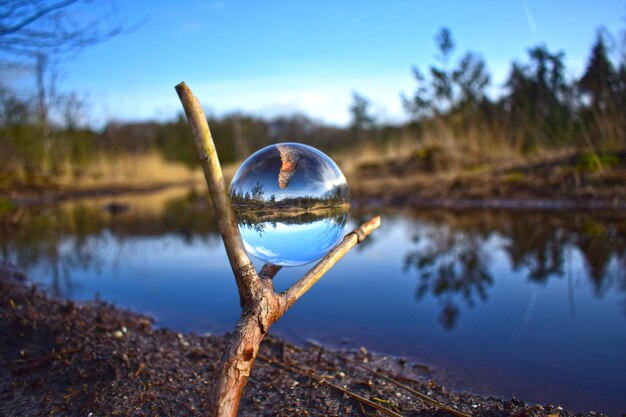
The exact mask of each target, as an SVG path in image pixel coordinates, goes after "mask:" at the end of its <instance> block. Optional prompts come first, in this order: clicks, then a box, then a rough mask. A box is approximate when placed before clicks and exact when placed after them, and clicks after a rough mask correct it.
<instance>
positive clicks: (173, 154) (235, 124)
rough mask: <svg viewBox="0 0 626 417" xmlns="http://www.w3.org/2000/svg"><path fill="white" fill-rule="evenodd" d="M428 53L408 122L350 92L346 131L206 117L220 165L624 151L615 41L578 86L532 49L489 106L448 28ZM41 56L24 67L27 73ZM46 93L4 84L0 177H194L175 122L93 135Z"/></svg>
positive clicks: (473, 63)
mask: <svg viewBox="0 0 626 417" xmlns="http://www.w3.org/2000/svg"><path fill="white" fill-rule="evenodd" d="M94 36H96V35H94ZM101 36H102V38H105V37H106V36H111V34H110V33H108V32H107V33H105V34H102V35H101ZM1 37H2V33H0V38H1ZM0 40H1V39H0ZM95 40H97V39H94V40H92V41H91V42H92V43H93V42H95ZM435 43H436V46H437V51H438V53H437V55H436V58H435V62H434V63H433V64H432V65H431V66H429V67H428V68H427V69H426V70H423V69H421V68H418V67H415V68H413V74H414V78H415V82H416V88H415V91H414V93H413V94H410V95H403V96H402V97H401V98H400V99H401V100H402V102H403V104H404V108H405V109H406V112H407V115H408V122H407V123H386V122H384V121H380V120H377V118H376V116H375V115H374V114H373V112H372V110H371V107H372V106H371V103H370V101H369V100H368V99H367V98H366V97H365V96H364V95H362V94H360V93H358V92H355V93H353V101H352V103H351V104H350V107H349V112H350V116H351V121H350V124H349V125H348V126H345V127H339V126H331V125H328V124H325V123H323V122H321V121H318V120H314V119H312V118H310V117H308V116H306V115H303V114H292V115H283V116H279V117H274V118H269V119H268V118H262V117H258V116H254V115H249V114H242V113H232V114H228V115H224V116H220V117H216V116H210V117H209V124H210V126H211V129H212V132H213V136H214V138H215V141H216V146H217V147H218V151H219V153H220V158H221V159H222V162H225V163H228V162H231V161H235V160H239V159H241V158H244V157H246V156H247V155H249V154H250V153H252V152H253V151H254V150H256V149H259V148H261V147H263V146H266V145H268V144H271V143H276V142H280V141H298V142H303V143H308V144H310V145H313V146H316V147H318V148H320V149H321V150H323V151H326V152H330V153H333V152H336V151H342V150H343V151H347V152H349V151H352V152H354V150H355V149H358V147H359V145H365V144H371V145H374V146H381V147H384V146H389V144H390V143H394V141H398V139H399V138H403V140H405V141H406V138H407V137H408V138H409V140H410V141H413V142H415V143H424V142H427V141H430V143H435V144H441V145H442V146H454V147H460V148H461V149H464V148H468V149H470V150H471V149H474V150H480V151H481V152H486V153H488V152H490V150H491V149H493V148H494V147H498V148H504V149H506V150H507V152H509V151H515V152H520V153H532V152H535V151H537V150H541V149H544V148H571V147H577V148H585V149H589V150H592V151H594V152H595V151H603V150H611V149H616V148H620V147H623V146H624V145H625V144H626V118H624V117H623V115H624V114H626V46H625V45H623V43H624V42H622V45H621V47H617V46H616V44H619V42H616V41H614V40H613V38H612V36H611V35H610V34H609V33H608V32H607V31H606V30H602V29H601V30H598V33H597V36H596V39H595V41H594V43H593V45H592V47H591V50H590V52H589V55H588V60H587V63H586V65H585V69H584V71H583V73H582V74H580V75H579V76H578V77H575V78H568V76H567V74H568V72H567V69H566V66H565V61H564V56H565V55H564V53H563V52H562V51H551V50H549V49H548V48H547V47H545V46H536V47H533V48H530V49H529V50H528V56H527V59H526V61H524V62H514V63H512V64H511V68H510V71H509V74H508V77H507V80H506V83H505V85H504V86H502V93H501V94H500V95H498V96H497V97H493V96H491V95H490V94H489V93H488V89H489V88H490V86H491V75H490V73H489V71H488V69H487V64H486V63H485V61H484V60H483V59H482V57H481V56H480V55H479V54H477V53H474V52H466V53H464V54H462V55H460V56H458V57H457V54H456V48H455V42H454V39H453V36H452V33H451V32H450V30H448V29H446V28H443V29H441V30H440V31H439V33H438V34H437V35H436V37H435ZM0 46H2V43H1V42H0ZM620 52H621V53H620ZM50 53H51V54H52V52H50ZM38 56H39V55H37V54H34V55H33V57H32V59H33V60H34V61H33V62H34V63H35V64H34V68H35V70H37V68H39V67H38V66H37V62H38V61H37V60H38V59H40V58H38ZM46 62H47V61H46ZM40 69H41V68H40ZM35 72H36V71H35ZM42 82H43V79H42ZM42 89H43V93H42V91H38V92H35V94H33V95H31V96H24V95H21V94H18V93H17V92H16V91H14V90H12V89H11V88H9V86H7V85H4V84H3V83H0V141H1V143H2V146H0V159H1V160H2V161H3V164H2V166H1V167H0V175H4V176H7V175H10V173H11V172H21V173H27V174H28V173H37V172H48V173H52V174H54V173H56V172H60V171H62V170H64V169H67V167H68V166H72V167H80V166H84V165H85V164H88V163H89V161H90V160H91V158H93V157H94V156H97V155H102V154H110V155H116V154H118V153H129V152H130V153H132V152H146V151H149V150H156V151H157V152H159V153H161V154H162V156H163V157H164V159H166V160H170V161H176V162H181V163H184V164H186V165H187V166H189V167H190V168H194V167H196V166H197V165H198V161H197V157H196V152H195V149H194V145H193V140H192V138H191V133H190V131H189V128H188V126H187V123H186V121H185V119H184V116H183V115H182V114H180V115H179V116H178V117H176V118H175V119H173V120H170V121H167V122H159V123H157V122H142V123H116V122H111V123H109V124H108V125H107V126H106V127H105V128H104V129H103V130H101V131H94V130H93V129H91V128H90V127H89V126H88V125H87V124H86V123H84V120H85V115H86V114H87V113H88V111H89V109H88V107H89V106H88V104H87V103H86V101H85V100H83V99H81V97H80V96H79V95H77V94H56V93H55V94H52V92H50V89H45V88H43V87H42ZM42 94H44V96H45V97H43V98H44V101H42V96H41V95H42ZM51 114H54V115H56V117H54V118H51V117H50V115H51Z"/></svg>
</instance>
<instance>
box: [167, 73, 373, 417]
mask: <svg viewBox="0 0 626 417" xmlns="http://www.w3.org/2000/svg"><path fill="white" fill-rule="evenodd" d="M176 91H177V92H178V95H179V97H180V100H181V102H182V104H183V108H184V109H185V114H186V115H187V119H188V121H189V124H190V125H191V130H192V131H193V136H194V140H195V143H196V148H197V150H198V154H199V156H200V160H201V161H202V168H203V170H204V176H205V179H206V182H207V185H208V188H209V191H210V193H211V201H212V202H213V206H214V209H215V213H216V216H217V222H218V227H219V230H220V233H221V235H222V239H223V240H224V246H225V247H226V253H227V255H228V260H229V262H230V265H231V267H232V270H233V273H234V275H235V282H236V283H237V288H238V290H239V300H240V304H241V316H240V317H239V322H238V323H237V326H236V327H235V330H234V332H233V333H231V334H230V336H229V338H228V341H227V343H226V348H225V350H224V353H223V356H222V360H221V363H220V365H219V366H218V370H217V373H216V376H215V381H214V384H213V391H212V394H211V398H210V404H209V415H211V416H221V417H235V416H236V415H237V410H238V408H239V400H240V399H241V394H242V392H243V389H244V387H245V385H246V382H247V381H248V377H249V375H250V370H251V369H252V365H253V364H254V360H255V359H256V357H257V353H258V351H259V346H260V344H261V341H262V340H263V337H264V336H265V334H266V333H267V331H268V329H269V328H270V326H271V325H272V324H273V323H275V322H276V321H277V320H278V319H279V318H281V317H282V316H283V314H285V312H286V311H287V310H288V309H289V308H290V307H291V306H292V305H293V304H294V303H295V302H296V301H297V300H298V299H299V298H300V297H301V296H302V295H304V293H306V292H307V291H308V290H309V289H310V288H311V287H312V286H313V285H315V283H316V282H317V281H319V279H320V278H321V277H322V276H323V275H324V274H325V273H326V271H328V270H329V269H330V268H331V267H332V266H333V265H334V264H335V263H336V262H337V261H338V260H339V259H341V258H342V257H343V256H344V255H345V254H346V253H348V251H349V250H350V249H351V248H352V247H353V246H355V245H356V244H358V243H360V242H361V241H363V239H365V238H366V237H367V236H368V235H369V234H370V233H372V232H373V231H374V230H375V229H376V228H377V227H378V226H379V225H380V217H378V216H376V217H374V218H373V219H371V220H370V221H368V222H366V223H365V224H363V225H361V227H359V228H357V229H356V230H354V231H353V232H352V233H349V234H348V235H346V237H345V238H344V239H343V241H341V243H339V245H337V246H336V247H335V248H334V249H333V250H331V251H330V252H329V253H328V254H327V255H326V256H325V257H324V258H322V260H320V261H319V262H318V263H317V264H316V265H315V266H314V267H313V268H312V269H311V270H310V271H309V272H307V273H306V274H305V275H304V276H303V277H302V278H301V279H300V280H298V281H297V282H296V283H295V284H293V285H292V286H291V287H290V288H289V289H287V290H286V291H284V292H281V293H277V292H276V291H275V290H274V285H273V283H272V278H273V277H274V275H275V274H276V273H277V272H278V270H279V269H280V267H279V266H276V265H272V264H266V265H265V266H264V267H263V269H261V272H260V273H257V271H256V270H255V269H254V266H253V265H252V262H250V258H248V254H247V253H246V250H245V248H244V245H243V241H242V240H241V235H240V234H239V229H238V228H237V221H236V219H235V214H234V212H233V209H232V205H231V201H230V198H229V195H228V191H227V189H226V185H225V183H224V177H223V176H222V169H221V167H220V162H219V159H218V156H217V151H216V150H215V145H214V143H213V138H212V136H211V132H210V130H209V125H208V123H207V119H206V116H205V115H204V112H203V111H202V106H201V105H200V103H199V101H198V100H197V99H196V98H195V97H194V96H193V94H192V92H191V90H190V89H189V88H188V87H187V85H185V83H181V84H179V85H177V86H176Z"/></svg>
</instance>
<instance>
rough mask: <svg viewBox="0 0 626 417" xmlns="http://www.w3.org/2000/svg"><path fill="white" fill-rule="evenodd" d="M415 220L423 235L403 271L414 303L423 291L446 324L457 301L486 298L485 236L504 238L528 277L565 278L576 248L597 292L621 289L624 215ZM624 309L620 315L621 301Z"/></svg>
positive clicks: (625, 281)
mask: <svg viewBox="0 0 626 417" xmlns="http://www.w3.org/2000/svg"><path fill="white" fill-rule="evenodd" d="M416 218H417V220H418V221H419V227H420V228H421V230H424V229H425V228H427V230H428V232H427V233H425V232H422V233H421V234H418V236H417V239H416V243H417V248H414V249H411V250H410V251H409V252H408V253H407V255H406V256H405V264H404V268H405V270H414V271H416V272H417V274H418V278H419V283H418V287H417V292H416V294H417V298H418V300H419V299H422V298H423V297H425V296H426V294H430V295H431V296H433V297H435V298H437V299H439V300H440V301H441V303H442V311H441V315H440V320H441V322H442V324H443V325H444V327H446V328H448V329H450V328H453V327H454V324H455V323H456V320H457V319H458V317H459V314H460V312H461V309H460V307H459V301H458V299H459V298H460V299H462V300H463V301H464V302H465V304H466V305H467V306H469V307H472V306H473V305H474V304H475V302H476V300H478V299H480V300H482V301H485V300H486V299H487V290H488V288H489V286H491V284H492V282H493V279H492V277H491V276H490V273H489V270H488V262H489V257H488V256H487V253H486V250H487V249H486V241H487V240H488V238H489V237H490V236H491V235H492V234H494V235H496V236H499V237H501V238H503V239H504V241H505V243H504V245H503V246H502V249H503V250H504V252H505V253H506V255H507V256H508V257H509V259H510V262H511V265H512V267H513V268H514V269H515V270H524V271H527V278H528V280H529V281H530V282H534V283H546V282H547V281H548V280H550V279H552V278H556V279H561V278H563V277H564V276H567V275H568V274H570V275H571V274H572V273H573V271H571V268H568V262H571V261H572V256H574V255H573V254H574V253H576V252H578V253H580V255H581V258H582V260H583V264H584V269H585V270H584V272H585V273H584V276H585V277H587V279H589V280H590V282H591V283H592V285H593V289H594V294H595V295H596V296H598V297H602V296H603V295H604V294H606V293H607V292H608V291H610V289H614V290H616V291H620V292H626V218H624V217H623V216H620V215H619V214H618V213H609V214H604V215H602V214H597V215H596V216H592V215H590V214H589V213H574V212H565V213H563V212H561V213H553V212H543V213H530V212H523V213H516V212H511V211H496V210H491V211H489V210H486V211H463V212H453V211H441V210H440V211H438V212H434V211H433V212H428V211H426V212H424V211H422V212H420V213H419V214H417V215H416ZM568 279H570V280H571V279H573V278H572V277H571V276H568ZM624 309H625V314H626V299H625V300H624Z"/></svg>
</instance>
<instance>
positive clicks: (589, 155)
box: [576, 152, 620, 172]
mask: <svg viewBox="0 0 626 417" xmlns="http://www.w3.org/2000/svg"><path fill="white" fill-rule="evenodd" d="M619 162H620V161H619V157H618V156H617V155H615V154H614V153H610V152H601V153H595V152H583V153H582V154H581V155H580V157H579V158H578V163H577V165H576V168H577V169H578V170H580V171H585V172H595V171H598V170H600V169H602V168H612V167H614V166H616V165H618V164H619Z"/></svg>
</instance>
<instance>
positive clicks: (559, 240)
mask: <svg viewBox="0 0 626 417" xmlns="http://www.w3.org/2000/svg"><path fill="white" fill-rule="evenodd" d="M121 201H123V202H125V203H128V204H129V206H124V205H121V206H116V208H114V210H109V211H107V210H105V209H104V208H103V207H104V205H105V204H106V201H103V200H101V201H83V202H78V203H71V204H66V205H63V206H61V207H48V208H38V209H32V210H29V212H28V213H27V214H26V215H25V216H24V217H23V219H22V221H21V223H20V226H19V227H3V228H2V230H0V232H1V234H0V237H1V241H0V242H1V245H2V248H1V249H2V254H1V256H2V259H3V260H10V261H11V262H13V263H15V264H17V265H19V266H21V267H23V268H25V269H27V270H28V271H29V273H30V275H31V276H32V278H33V279H34V280H35V281H37V282H39V283H41V284H42V285H44V286H45V287H46V288H48V289H49V291H51V292H52V293H54V294H57V295H60V296H63V297H69V298H73V299H78V300H91V299H93V298H94V297H95V296H96V294H98V296H99V297H100V298H102V299H104V300H107V301H110V302H114V303H115V304H117V305H120V306H124V307H129V308H132V309H134V310H136V311H140V312H143V313H147V314H150V315H153V316H154V317H155V318H156V319H157V324H158V325H161V326H166V327H169V328H172V329H175V330H177V331H181V332H188V331H193V332H198V333H207V332H209V333H213V334H215V333H222V332H225V331H229V330H230V329H232V328H233V326H234V324H235V322H236V320H237V317H238V309H239V306H238V297H237V292H236V287H235V283H234V280H233V279H232V276H231V272H230V267H229V264H228V261H227V259H226V254H225V252H224V249H223V246H222V243H221V240H220V239H219V235H218V234H217V233H216V230H215V221H214V218H213V217H212V215H211V213H210V211H209V210H207V206H206V202H205V201H204V200H203V199H201V198H199V197H198V196H197V195H195V194H193V193H191V194H185V193H182V194H180V195H168V194H162V195H160V196H158V197H157V196H151V197H150V196H144V197H135V198H129V199H127V200H124V199H121ZM113 213H115V214H113ZM359 215H360V216H362V217H360V218H359V219H357V221H360V220H362V219H363V218H365V217H367V215H366V213H360V214H359ZM352 222H353V223H352V225H351V226H350V227H352V226H354V225H355V224H356V222H355V221H354V220H353V221H352ZM256 266H257V267H260V266H261V265H260V263H257V265H256ZM308 268H309V267H308V266H303V267H297V268H284V269H283V270H281V271H280V272H279V274H278V275H277V277H276V278H275V282H276V287H277V288H278V289H279V290H281V289H285V288H286V287H287V286H289V285H290V284H291V283H292V282H294V280H295V279H297V278H298V277H299V276H301V275H302V274H303V273H304V272H306V270H308ZM272 333H274V334H276V335H278V336H281V337H285V338H288V339H290V340H292V341H295V342H300V343H303V342H304V341H305V340H306V339H309V338H311V339H315V340H317V341H319V342H322V343H325V344H327V345H330V346H336V347H340V346H348V347H358V346H366V347H367V348H368V349H370V350H373V351H378V352H381V353H385V354H392V355H396V356H402V357H406V358H409V359H411V360H414V361H418V362H420V363H425V364H428V365H431V366H432V367H433V368H434V369H435V370H436V371H434V372H435V374H434V375H430V376H431V377H432V376H434V377H435V378H436V379H437V380H439V381H440V382H443V383H445V384H446V385H447V386H448V388H453V389H464V390H469V391H472V392H475V393H482V394H486V395H497V396H501V397H504V398H510V397H511V396H516V397H518V398H522V399H524V400H525V401H528V402H542V403H553V404H559V405H562V406H564V407H567V408H570V409H573V410H580V411H582V410H592V409H593V410H597V411H604V412H608V413H613V414H618V413H619V414H621V413H623V412H624V411H625V410H626V395H624V393H626V355H625V354H624V352H626V216H623V215H621V214H619V213H608V214H607V213H604V214H603V213H576V212H565V213H556V212H544V213H537V212H530V211H520V212H514V211H457V212H454V211H443V210H437V211H409V210H407V211H403V212H389V213H384V214H383V226H382V227H381V229H379V230H378V231H376V232H375V233H374V235H373V236H372V238H370V239H368V241H366V242H365V243H364V244H362V245H360V246H359V247H357V248H356V250H353V251H352V252H351V253H349V254H348V255H347V256H346V257H345V258H344V259H342V260H341V261H340V262H339V263H338V264H337V265H336V266H335V267H334V268H333V269H332V270H331V271H330V272H329V273H327V274H326V276H325V277H324V278H323V279H322V280H321V281H320V282H319V283H318V284H317V285H316V286H315V287H314V288H313V289H312V290H311V291H310V292H309V293H307V294H306V295H305V296H304V297H303V298H302V299H301V300H300V301H299V302H298V303H296V304H295V306H294V307H293V308H292V310H290V311H289V312H288V314H286V315H285V316H284V317H283V318H282V319H281V320H280V321H279V322H278V323H277V324H276V325H274V327H273V328H272Z"/></svg>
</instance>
